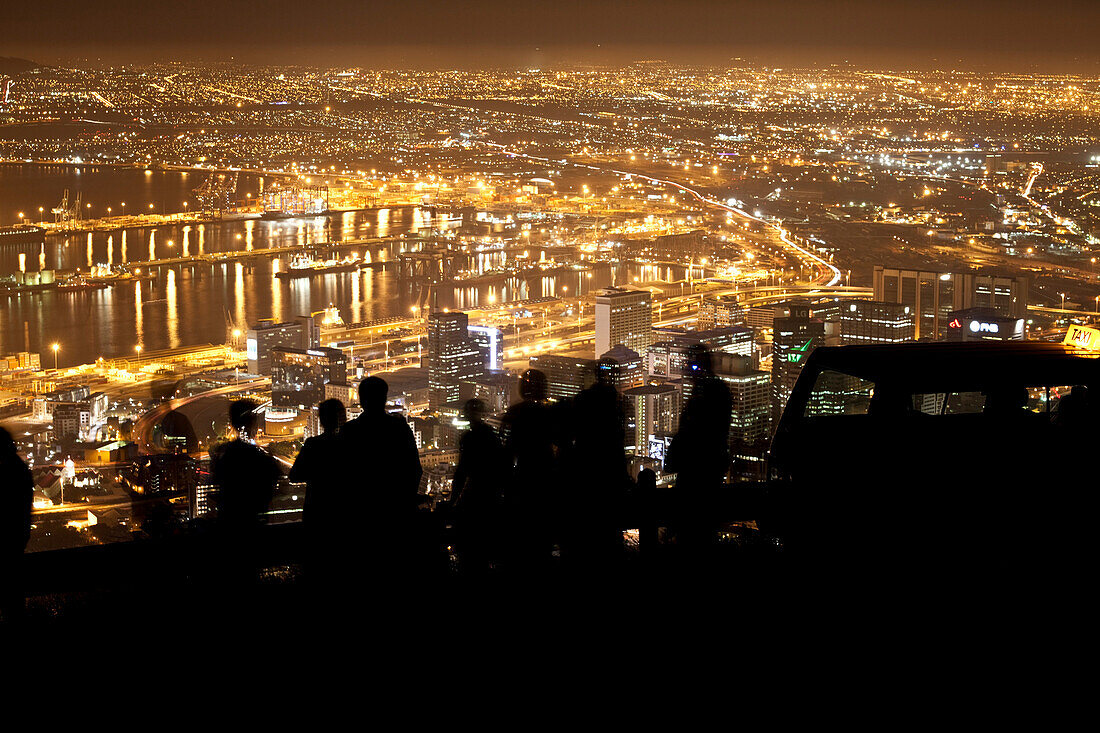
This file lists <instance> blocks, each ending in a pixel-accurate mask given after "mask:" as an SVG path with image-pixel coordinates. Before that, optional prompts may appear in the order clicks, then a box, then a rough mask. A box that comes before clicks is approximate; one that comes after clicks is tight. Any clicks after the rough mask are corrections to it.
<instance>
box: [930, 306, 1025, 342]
mask: <svg viewBox="0 0 1100 733" xmlns="http://www.w3.org/2000/svg"><path fill="white" fill-rule="evenodd" d="M1023 338H1024V319H1023V318H1013V317H1011V316H1003V315H1001V314H1000V313H998V312H997V311H995V310H993V309H991V308H967V309H966V310H961V311H954V312H952V313H951V320H950V321H948V323H947V339H948V340H949V341H1022V340H1023Z"/></svg>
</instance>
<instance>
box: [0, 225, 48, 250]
mask: <svg viewBox="0 0 1100 733" xmlns="http://www.w3.org/2000/svg"><path fill="white" fill-rule="evenodd" d="M45 241H46V230H45V229H43V228H42V227H36V226H34V225H33V224H16V225H15V226H10V227H0V246H2V245H5V244H39V243H41V242H45Z"/></svg>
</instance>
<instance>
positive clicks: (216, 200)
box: [191, 172, 240, 218]
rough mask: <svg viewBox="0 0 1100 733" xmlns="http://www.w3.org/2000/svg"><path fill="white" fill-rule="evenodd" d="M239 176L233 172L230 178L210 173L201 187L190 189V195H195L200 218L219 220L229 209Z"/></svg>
mask: <svg viewBox="0 0 1100 733" xmlns="http://www.w3.org/2000/svg"><path fill="white" fill-rule="evenodd" d="M239 175H240V174H239V173H237V172H234V173H233V176H232V177H231V178H230V177H227V176H226V175H224V174H222V175H219V174H217V173H213V172H211V173H210V175H209V176H207V177H206V180H205V181H203V182H202V185H201V186H199V187H198V188H195V189H192V191H191V193H193V194H194V195H195V200H196V201H198V203H199V206H198V211H199V215H200V216H203V217H210V218H220V217H221V215H222V214H223V213H225V211H226V209H229V208H230V206H231V198H232V196H233V194H235V193H236V192H237V179H238V176H239Z"/></svg>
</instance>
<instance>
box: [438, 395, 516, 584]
mask: <svg viewBox="0 0 1100 733" xmlns="http://www.w3.org/2000/svg"><path fill="white" fill-rule="evenodd" d="M486 411H487V410H486V407H485V403H484V402H482V401H481V400H476V399H475V400H468V401H467V402H466V404H465V405H464V406H463V409H462V414H463V417H464V418H465V419H466V420H467V421H468V422H469V423H470V429H469V430H468V431H467V432H466V433H465V434H463V436H462V438H460V439H459V441H458V465H457V466H455V474H454V480H453V482H452V483H451V506H452V508H453V510H454V525H455V548H456V550H457V553H458V561H459V566H460V568H461V570H462V572H464V573H467V574H469V575H473V576H478V575H483V574H484V573H485V572H486V571H488V570H489V569H490V567H491V565H492V563H493V561H494V559H495V557H494V554H495V552H496V550H497V548H498V545H499V540H498V534H499V532H498V530H499V525H500V504H501V496H502V490H503V487H504V479H505V476H506V475H507V473H506V469H507V462H506V458H505V454H504V446H502V445H501V442H500V438H499V437H498V436H497V432H496V431H495V430H493V428H492V427H491V426H490V425H488V424H486V422H485V414H486Z"/></svg>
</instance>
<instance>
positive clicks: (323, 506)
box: [287, 399, 349, 578]
mask: <svg viewBox="0 0 1100 733" xmlns="http://www.w3.org/2000/svg"><path fill="white" fill-rule="evenodd" d="M317 415H318V418H319V419H320V423H321V434H320V435H315V436H313V437H312V438H306V441H305V443H304V444H303V445H302V450H301V451H299V452H298V457H297V458H296V459H295V460H294V465H293V466H292V467H291V469H290V472H289V473H288V474H287V478H288V479H290V480H291V481H293V482H295V483H304V484H305V485H306V496H305V501H304V503H303V507H302V524H303V526H304V529H305V534H306V557H307V562H306V564H307V573H310V574H311V575H313V576H314V577H315V578H316V577H317V576H318V574H323V573H324V572H325V569H326V566H327V567H331V566H332V565H334V564H336V562H337V560H338V557H337V556H338V554H339V552H340V551H339V544H338V542H339V540H340V539H346V536H347V530H348V527H346V526H343V525H345V524H346V522H344V521H342V518H343V517H344V516H345V512H346V504H341V499H343V500H344V502H346V501H347V499H348V492H347V490H346V487H347V485H348V483H349V481H348V476H347V472H346V471H345V470H344V467H343V466H342V465H341V462H342V456H343V444H342V443H341V441H340V436H339V435H337V431H339V430H340V428H341V427H342V426H343V425H344V422H345V421H346V420H347V410H346V409H345V408H344V403H343V402H341V401H340V400H336V399H332V400H325V401H324V402H322V403H321V404H319V405H318V406H317Z"/></svg>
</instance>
